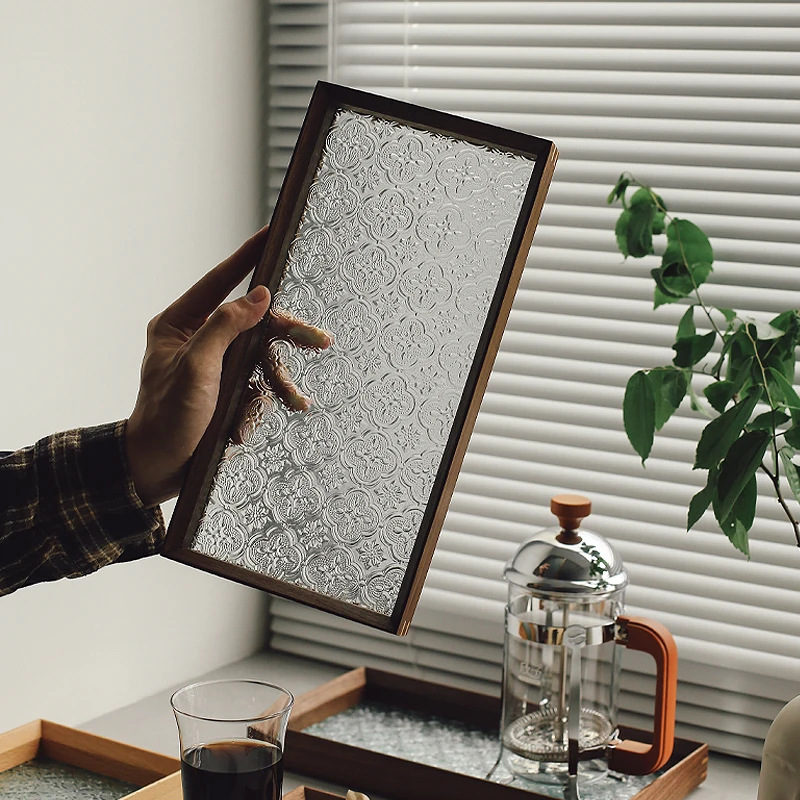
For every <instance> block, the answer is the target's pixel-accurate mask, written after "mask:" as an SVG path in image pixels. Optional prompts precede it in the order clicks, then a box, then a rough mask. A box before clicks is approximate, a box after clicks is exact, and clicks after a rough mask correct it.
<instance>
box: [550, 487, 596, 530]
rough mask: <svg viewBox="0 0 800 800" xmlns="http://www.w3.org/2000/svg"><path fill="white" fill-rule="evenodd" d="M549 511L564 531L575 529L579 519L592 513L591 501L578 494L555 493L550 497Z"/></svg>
mask: <svg viewBox="0 0 800 800" xmlns="http://www.w3.org/2000/svg"><path fill="white" fill-rule="evenodd" d="M550 511H552V512H553V514H555V515H556V516H557V517H558V522H559V524H560V525H561V527H562V528H563V529H564V530H565V531H575V530H577V529H578V528H580V526H581V520H582V519H583V518H584V517H588V516H589V514H591V513H592V501H591V500H589V498H588V497H583V496H582V495H579V494H557V495H556V496H555V497H552V498H550Z"/></svg>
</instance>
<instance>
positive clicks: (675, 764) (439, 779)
mask: <svg viewBox="0 0 800 800" xmlns="http://www.w3.org/2000/svg"><path fill="white" fill-rule="evenodd" d="M362 701H377V702H384V703H390V704H391V705H393V706H400V707H402V708H408V709H410V710H416V711H422V712H424V713H430V714H435V715H438V716H442V717H445V718H448V719H453V720H457V721H460V722H463V723H467V724H469V725H474V726H478V727H480V728H484V729H486V730H491V729H495V730H496V729H498V728H499V720H500V710H501V709H500V700H499V699H498V698H494V697H489V696H487V695H482V694H478V693H476V692H469V691H465V690H462V689H455V688H453V687H449V686H443V685H439V684H435V683H429V682H427V681H420V680H416V679H413V678H406V677H404V676H401V675H394V674H391V673H387V672H382V671H380V670H374V669H369V668H364V667H361V668H359V669H355V670H352V671H351V672H347V673H345V674H344V675H342V676H340V677H339V678H336V679H335V680H332V681H330V682H329V683H326V684H324V685H322V686H320V687H318V688H317V689H314V690H313V691H311V692H308V693H306V694H304V695H302V696H301V697H299V698H298V699H297V701H296V703H295V707H294V712H293V716H292V717H291V719H290V721H289V730H288V731H287V735H286V747H285V752H284V764H285V767H286V769H288V770H291V771H293V772H298V773H301V774H305V775H311V776H313V777H316V778H319V779H322V780H326V781H330V782H332V783H338V784H341V785H345V786H352V787H354V788H356V789H358V790H359V791H363V792H375V793H377V794H381V795H384V796H386V797H389V798H394V799H395V800H411V798H412V797H413V799H414V800H443V799H444V798H451V797H452V798H459V800H471V798H474V799H475V800H550V798H547V797H545V796H544V795H540V794H538V793H536V792H531V791H527V790H525V789H520V788H517V787H513V786H504V785H501V784H498V783H493V782H491V781H487V780H484V779H482V778H475V777H471V776H468V775H462V774H459V773H456V772H452V771H449V770H446V769H442V768H439V767H433V766H428V765H426V764H418V763H415V762H413V761H409V760H407V759H403V758H400V757H396V756H390V755H385V754H383V753H377V752H374V751H371V750H368V749H365V748H362V747H358V746H354V745H349V744H343V743H341V742H335V741H331V740H328V739H324V738H322V737H320V736H316V735H313V734H310V733H306V732H305V729H306V728H308V727H309V726H311V725H314V724H315V723H317V722H320V721H322V720H324V719H327V718H328V717H331V716H333V715H334V714H338V713H340V712H342V711H344V710H346V709H348V708H351V707H353V706H355V705H357V704H358V703H360V702H362ZM623 732H624V735H625V737H626V738H638V739H640V740H642V741H646V737H647V734H646V733H645V732H643V731H636V730H635V729H630V728H626V729H624V731H623ZM707 768H708V745H706V744H701V743H700V742H693V741H689V740H686V739H678V738H676V739H675V749H674V751H673V756H672V758H671V759H670V761H669V763H668V764H667V768H666V770H665V771H664V772H663V773H662V774H661V775H659V776H658V777H657V778H656V779H655V780H654V781H653V782H652V783H650V784H649V785H648V786H646V787H645V788H644V789H642V790H640V791H639V792H638V793H637V794H636V795H635V796H634V797H635V800H681V798H684V797H686V795H687V794H688V793H689V792H690V791H691V790H692V789H694V788H695V787H697V786H699V785H700V784H701V783H702V782H703V781H704V780H705V778H706V772H707ZM356 784H357V785H356Z"/></svg>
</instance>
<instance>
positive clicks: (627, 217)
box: [614, 209, 631, 258]
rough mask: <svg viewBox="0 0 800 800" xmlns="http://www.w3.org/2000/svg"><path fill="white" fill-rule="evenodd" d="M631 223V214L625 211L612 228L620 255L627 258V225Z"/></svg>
mask: <svg viewBox="0 0 800 800" xmlns="http://www.w3.org/2000/svg"><path fill="white" fill-rule="evenodd" d="M630 221H631V212H630V211H628V210H627V209H625V211H623V212H622V213H621V214H620V215H619V219H617V224H616V226H615V227H614V236H616V238H617V247H618V248H619V251H620V253H622V255H623V256H625V258H627V257H628V256H629V255H630V253H629V252H628V225H629V224H630Z"/></svg>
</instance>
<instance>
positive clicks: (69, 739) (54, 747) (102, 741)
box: [0, 719, 181, 800]
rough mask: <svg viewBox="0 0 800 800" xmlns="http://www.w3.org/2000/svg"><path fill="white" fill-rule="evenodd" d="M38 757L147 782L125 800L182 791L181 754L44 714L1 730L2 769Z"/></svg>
mask: <svg viewBox="0 0 800 800" xmlns="http://www.w3.org/2000/svg"><path fill="white" fill-rule="evenodd" d="M37 757H38V758H47V759H50V760H52V761H56V762H59V763H60V764H65V765H69V766H72V767H79V768H80V769H83V770H87V771H88V772H91V773H94V774H95V775H102V776H105V777H107V778H113V779H115V780H118V781H124V782H126V783H130V784H133V785H135V786H140V787H143V788H141V789H138V790H136V791H133V792H132V793H130V794H127V795H124V796H123V797H124V798H125V800H133V799H134V798H135V800H180V797H181V792H180V777H181V776H180V767H181V762H180V761H179V760H178V759H177V758H171V757H170V756H165V755H162V754H161V753H154V752H152V751H150V750H144V749H142V748H140V747H134V746H132V745H128V744H123V743H122V742H117V741H115V740H113V739H106V738H104V737H102V736H96V735H95V734H93V733H87V732H86V731H79V730H76V729H75V728H69V727H67V726H66V725H59V724H57V723H55V722H48V721H47V720H42V719H39V720H35V721H34V722H29V723H28V724H27V725H22V726H20V727H19V728H14V729H13V730H10V731H8V732H7V733H3V734H0V773H2V772H5V771H6V770H9V769H11V768H13V767H17V766H19V765H20V764H25V763H26V762H28V761H31V760H33V759H34V758H37ZM176 791H177V794H176ZM78 796H79V795H78V794H76V797H78Z"/></svg>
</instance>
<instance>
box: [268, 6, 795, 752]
mask: <svg viewBox="0 0 800 800" xmlns="http://www.w3.org/2000/svg"><path fill="white" fill-rule="evenodd" d="M272 9H273V10H272V27H271V33H270V36H271V43H272V46H271V49H270V53H271V55H270V60H271V62H272V63H274V64H275V67H274V69H273V70H272V80H271V89H272V104H271V117H270V119H271V124H270V129H269V130H270V134H269V135H270V143H271V145H272V146H271V166H272V177H271V185H270V189H271V192H272V193H273V194H272V196H273V198H274V196H275V194H276V192H277V189H278V188H279V184H280V180H281V177H282V170H283V169H285V166H286V164H287V163H288V157H289V155H290V153H291V147H292V146H293V143H294V136H295V135H296V128H297V126H298V125H299V123H300V122H301V120H302V115H303V113H304V110H305V106H306V104H307V100H308V96H309V95H310V89H311V86H312V84H313V82H314V80H316V79H317V78H318V77H323V78H324V77H326V75H325V63H324V62H325V57H326V56H325V54H326V53H327V48H326V44H327V42H328V35H329V32H328V30H327V27H326V25H327V21H328V17H329V16H330V18H331V19H332V20H333V23H334V24H333V28H332V29H331V30H330V35H331V40H332V45H333V48H332V66H333V74H332V76H331V77H332V78H333V79H334V80H335V81H336V82H339V83H344V84H348V85H352V86H356V87H358V88H363V89H366V90H368V91H374V92H377V93H380V94H386V95H390V96H394V97H399V98H401V99H407V100H409V101H411V102H414V103H418V104H420V105H424V106H431V107H435V108H439V109H442V110H446V111H451V112H454V113H457V114H462V115H465V116H468V117H473V118H478V119H482V120H485V121H488V122H492V123H495V124H499V125H503V126H506V127H510V128H514V129H518V130H522V131H525V132H528V133H533V134H535V135H539V136H544V137H546V138H550V139H553V140H554V141H555V142H556V144H557V145H558V147H559V150H560V153H561V156H560V159H559V164H558V166H557V169H556V175H555V179H554V182H553V185H552V188H551V191H550V194H549V198H548V201H547V203H546V205H545V211H544V214H543V216H542V221H541V223H540V225H539V228H538V230H537V233H536V236H535V239H534V246H533V248H532V251H531V255H530V259H529V261H528V269H526V272H525V275H524V277H523V280H522V283H521V286H520V289H519V292H518V294H517V297H516V300H515V303H514V307H513V310H512V313H511V318H510V320H509V325H508V328H507V331H506V334H505V336H504V339H503V344H502V347H501V350H500V353H499V355H498V358H497V362H496V365H495V369H494V372H493V374H492V378H491V380H490V382H489V387H488V391H487V394H486V397H485V399H484V402H483V405H482V408H481V412H480V415H479V417H478V421H477V425H476V428H475V433H474V435H473V437H472V440H471V443H470V447H469V450H468V452H467V456H466V458H465V461H464V466H463V469H462V472H461V475H460V477H459V480H458V483H457V486H456V491H455V495H454V497H453V501H452V504H451V507H450V512H449V514H448V516H447V519H446V522H445V526H444V531H443V533H442V535H441V538H440V543H439V546H438V548H437V552H436V555H435V556H434V560H433V565H432V569H431V571H430V574H429V578H428V581H427V584H426V588H425V591H424V592H423V596H422V601H421V604H420V609H419V611H418V613H417V616H416V618H415V623H414V625H413V626H412V633H411V635H410V636H409V637H408V639H407V640H397V639H392V638H391V637H388V636H385V635H382V634H377V633H375V632H372V631H367V630H364V629H363V628H359V627H357V626H355V625H352V624H350V623H345V622H342V621H340V620H337V619H334V618H331V617H328V616H323V615H320V614H317V613H314V612H311V611H309V610H307V609H305V608H302V607H300V606H297V605H293V604H290V603H286V602H283V601H279V602H276V603H275V604H274V608H273V610H274V616H273V639H272V642H273V646H274V647H276V648H279V649H285V650H288V651H291V652H297V653H302V654H305V655H308V656H312V657H316V658H320V659H324V660H330V661H334V662H337V663H341V664H348V665H351V664H352V665H355V664H374V665H381V666H386V667H389V668H391V669H396V670H407V671H408V670H410V671H414V672H416V673H418V674H423V675H427V676H430V677H433V678H436V679H440V680H445V681H449V682H460V683H465V684H467V685H470V686H475V687H477V688H481V689H483V690H486V691H498V685H499V679H500V664H501V660H502V648H501V637H502V624H501V618H502V607H503V601H504V598H505V585H504V584H503V581H502V566H503V563H504V561H505V560H506V559H507V558H509V557H510V556H511V555H512V554H513V552H514V550H515V548H516V547H517V545H518V544H519V542H521V541H522V540H523V539H525V538H526V537H527V536H529V535H531V533H533V532H535V531H536V530H537V529H538V528H540V527H544V526H549V525H551V524H552V520H551V518H550V516H549V511H548V502H549V498H550V496H551V495H552V494H555V493H557V492H561V491H571V492H579V493H582V494H586V495H588V496H590V497H591V498H592V500H593V501H594V508H595V513H594V514H593V515H592V517H591V518H590V519H589V521H588V524H587V527H590V528H592V529H593V530H596V531H597V532H599V533H601V534H603V535H605V536H607V537H608V538H609V539H611V540H612V541H613V542H614V544H615V545H616V546H617V548H618V549H619V551H620V552H621V554H622V557H623V558H624V560H625V562H626V566H627V568H628V570H629V572H630V575H631V587H630V589H629V591H628V595H627V600H628V610H629V611H630V612H632V613H635V614H643V615H647V616H652V617H655V618H657V619H659V620H660V621H662V622H664V623H665V624H666V625H667V626H668V627H669V628H670V629H671V631H672V632H673V634H674V635H675V637H676V639H677V641H678V646H679V652H680V658H681V667H680V677H681V685H680V690H679V704H680V709H679V723H680V724H679V732H680V734H681V735H684V736H689V737H693V738H698V739H702V740H704V741H708V742H709V743H710V744H711V745H712V746H713V747H716V748H717V749H721V750H724V751H727V752H732V753H738V754H743V755H747V756H751V757H759V756H760V751H761V744H762V741H763V737H764V735H765V733H766V730H767V728H768V725H769V722H770V721H771V719H772V718H773V717H774V716H775V714H776V713H777V711H778V710H779V708H780V706H781V705H782V703H784V702H785V701H786V700H788V699H789V698H790V697H792V696H794V695H795V694H797V693H798V692H800V551H798V550H797V548H795V547H793V543H792V542H793V537H792V534H791V530H790V527H789V525H788V522H787V521H786V520H785V518H784V517H783V516H782V513H781V511H780V509H779V508H778V506H777V504H776V503H775V502H774V501H773V500H771V493H770V487H769V485H768V484H767V483H766V482H761V476H759V481H760V483H759V492H760V495H761V498H762V499H761V500H760V502H759V516H758V519H757V521H756V523H755V525H754V527H753V530H752V531H751V551H752V560H751V561H750V562H747V561H745V560H744V559H743V558H742V557H741V556H739V555H738V554H737V553H736V551H734V549H733V548H732V546H731V545H730V544H729V543H728V541H727V539H725V537H724V536H723V535H722V534H721V533H720V532H719V531H718V530H717V528H716V525H715V523H714V520H713V517H712V516H711V515H710V514H707V515H706V517H704V518H703V520H702V521H701V522H700V523H699V524H698V525H697V526H696V527H695V529H694V530H692V531H691V532H689V533H687V532H686V531H685V519H686V508H687V506H688V502H689V499H690V498H691V496H692V494H694V492H696V491H697V489H698V488H699V486H700V485H702V484H701V482H700V481H701V478H702V474H699V473H693V472H692V470H691V469H690V465H691V462H692V460H693V453H694V447H695V444H696V441H697V437H698V435H699V432H700V430H701V429H702V427H703V425H704V422H705V421H704V420H702V419H700V418H697V417H696V415H694V414H693V413H692V412H691V411H689V410H688V408H686V409H681V410H680V411H679V413H678V414H677V415H676V417H675V418H674V419H673V420H671V421H670V422H669V423H668V424H667V426H666V427H665V429H664V430H663V432H662V433H661V434H659V435H658V436H657V438H656V444H655V446H654V448H653V453H652V455H651V457H650V459H649V460H648V462H647V469H644V470H643V469H642V467H641V465H640V463H639V459H638V457H637V456H636V455H635V454H634V453H633V451H632V450H631V448H630V445H629V444H628V442H627V440H626V438H625V435H624V433H623V431H622V420H621V411H620V409H621V404H622V396H623V391H624V386H625V382H626V381H627V379H628V377H629V376H630V375H631V373H632V372H633V371H634V370H635V369H638V368H646V367H651V366H656V365H659V364H668V363H669V362H670V360H671V357H672V355H673V353H672V351H671V349H670V345H671V343H672V341H673V338H674V333H675V328H676V326H677V322H678V320H679V318H680V315H681V314H682V312H683V310H684V308H683V307H676V306H668V307H663V308H660V309H658V310H657V311H656V312H654V311H653V309H652V281H651V278H650V276H649V269H650V268H652V266H654V265H655V264H656V263H658V261H657V259H656V258H655V257H653V259H652V260H653V263H652V264H651V263H648V261H647V260H645V261H635V260H628V261H627V262H624V261H622V259H621V257H620V256H619V254H618V253H617V251H616V249H615V243H614V237H613V227H614V222H615V219H616V216H617V215H618V213H619V211H618V209H611V208H609V207H607V206H606V205H605V198H606V195H607V194H608V192H609V189H610V187H611V185H613V183H614V181H615V179H616V177H617V176H618V175H619V173H620V172H622V171H623V170H630V171H632V172H633V173H634V175H636V176H637V178H639V179H640V180H643V181H645V182H649V183H651V184H652V185H654V186H655V187H657V188H658V189H659V190H660V191H661V193H662V194H663V195H664V196H665V199H666V200H667V203H668V204H669V205H670V207H671V209H672V211H673V213H677V214H678V215H679V216H686V217H688V218H690V219H692V220H693V221H695V222H696V223H697V224H699V225H701V226H702V227H703V228H704V229H705V230H706V231H707V232H708V234H709V235H710V236H711V238H712V243H713V245H714V249H715V258H716V261H715V275H714V277H713V278H712V281H711V283H710V285H708V286H707V288H706V290H705V292H704V293H705V295H706V296H707V299H708V301H709V302H710V303H712V304H715V305H720V306H728V307H733V308H736V309H739V310H741V311H745V312H750V313H752V314H753V315H755V316H761V317H762V318H769V317H770V316H772V315H774V314H776V313H778V312H779V311H782V310H784V309H787V308H797V307H798V306H800V272H798V268H799V267H800V225H799V224H798V219H800V200H799V199H798V198H800V174H799V173H798V172H797V168H798V164H800V127H798V121H800V79H798V75H799V74H800V55H798V52H800V5H798V4H795V3H769V2H696V3H693V2H655V1H653V0H639V2H600V1H598V2H570V1H569V0H567V1H566V2H532V1H531V2H524V1H523V2H500V1H499V0H487V1H485V2H478V1H477V0H474V1H465V0H449V1H445V2H440V1H438V0H420V1H419V2H402V1H399V2H398V1H395V0H383V1H381V0H373V2H363V1H361V0H337V2H335V3H334V4H333V6H332V7H331V8H330V9H329V8H328V7H326V5H325V4H320V3H285V2H278V0H273V2H272ZM306 57H308V62H307V61H306ZM303 81H306V82H305V83H303ZM791 502H793V501H791ZM794 507H795V510H796V505H795V506H794ZM626 669H627V671H628V674H627V676H626V679H625V681H624V683H623V687H624V692H623V697H622V706H623V708H624V710H625V714H624V715H623V716H624V718H625V719H626V720H627V721H629V722H632V723H633V724H638V725H640V726H642V727H646V726H647V724H648V722H647V715H648V714H649V713H650V710H651V708H652V703H651V700H650V693H651V683H650V678H649V677H648V676H649V672H650V665H649V664H648V663H647V659H646V658H636V657H632V658H628V659H627V660H626Z"/></svg>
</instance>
